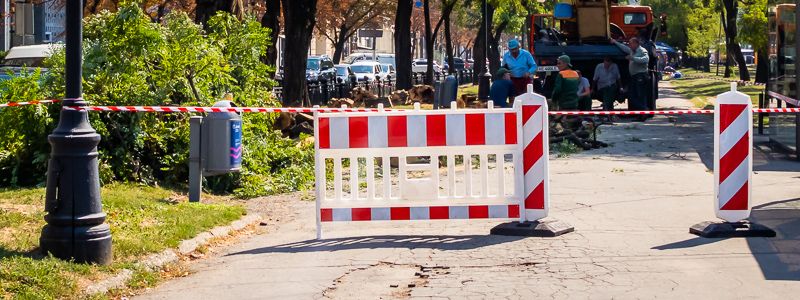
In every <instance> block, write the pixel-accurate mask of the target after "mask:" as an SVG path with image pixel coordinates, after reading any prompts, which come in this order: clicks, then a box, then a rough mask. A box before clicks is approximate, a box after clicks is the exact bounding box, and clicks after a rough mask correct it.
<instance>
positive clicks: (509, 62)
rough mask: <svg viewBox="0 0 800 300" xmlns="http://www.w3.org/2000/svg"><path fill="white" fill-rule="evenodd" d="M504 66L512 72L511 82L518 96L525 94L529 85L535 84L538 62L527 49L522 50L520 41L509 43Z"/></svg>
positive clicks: (513, 40) (504, 56)
mask: <svg viewBox="0 0 800 300" xmlns="http://www.w3.org/2000/svg"><path fill="white" fill-rule="evenodd" d="M503 65H505V66H506V68H508V70H509V71H510V72H511V82H513V83H514V91H515V92H516V95H514V96H519V95H520V94H523V93H525V92H526V91H527V90H528V84H531V83H533V74H536V61H534V60H533V55H532V54H531V53H530V52H528V51H527V50H525V49H521V48H520V45H519V41H517V40H516V39H512V40H510V41H508V51H506V53H505V54H504V55H503Z"/></svg>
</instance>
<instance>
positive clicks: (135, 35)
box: [0, 4, 313, 196]
mask: <svg viewBox="0 0 800 300" xmlns="http://www.w3.org/2000/svg"><path fill="white" fill-rule="evenodd" d="M207 26H208V31H205V30H203V28H202V27H201V25H198V24H195V23H194V22H193V20H192V19H191V18H190V17H189V15H188V14H186V13H184V12H172V13H170V14H167V15H166V16H165V18H164V22H163V24H160V23H153V22H151V19H150V18H149V17H148V16H147V14H146V13H145V12H144V11H143V10H142V9H141V8H140V7H139V6H137V5H135V4H127V5H125V6H122V7H120V9H119V10H118V11H117V12H114V13H111V12H107V11H106V12H102V13H98V14H96V15H94V16H91V17H89V18H87V19H86V20H85V26H84V27H85V30H84V34H85V35H84V50H83V51H84V70H83V73H84V91H85V95H84V98H85V99H87V100H88V101H90V102H91V103H92V104H95V105H203V106H208V105H211V104H213V103H214V102H215V101H216V100H215V99H219V98H221V97H222V96H223V94H225V93H233V94H234V96H235V99H234V102H235V103H236V104H237V105H239V106H275V105H277V104H278V103H277V102H276V101H275V99H273V98H272V97H271V93H270V91H271V87H272V85H273V84H274V83H273V82H272V80H270V79H269V78H268V77H267V76H268V75H267V74H268V72H269V71H271V69H272V68H271V67H270V66H267V65H265V64H263V63H262V62H261V57H262V56H263V55H264V53H265V52H266V49H267V47H268V45H269V44H270V42H269V34H270V32H269V30H268V29H266V28H263V27H262V26H261V25H260V24H259V22H258V21H257V20H256V19H255V18H253V17H247V18H245V19H244V20H242V21H240V20H238V19H237V18H235V17H233V16H231V15H230V14H227V13H218V14H216V15H215V16H214V17H212V18H211V19H210V20H209V21H208V24H207ZM64 64H65V59H64V53H63V51H61V52H59V53H57V54H56V55H55V56H53V57H52V58H51V59H49V60H48V61H47V62H46V65H47V66H48V67H49V72H48V75H46V76H40V75H39V74H38V73H32V74H27V75H25V76H21V77H18V78H14V79H12V80H10V81H4V82H0V93H2V99H5V100H14V99H42V97H54V98H60V97H63V90H64ZM54 107H55V106H54ZM0 113H2V114H9V115H10V117H9V118H5V117H3V118H0V132H3V133H6V134H7V135H8V136H9V137H13V138H9V139H6V138H3V139H2V143H4V144H3V146H6V145H8V147H2V149H7V150H3V151H2V152H0V175H6V174H8V175H9V176H0V178H12V180H9V181H7V182H0V185H30V184H38V183H41V182H42V181H43V179H44V170H45V163H46V158H45V157H46V156H47V154H48V153H49V147H48V146H47V145H46V135H47V134H48V133H49V132H50V131H52V127H53V125H52V124H53V122H54V121H52V120H53V119H57V117H58V110H57V109H52V108H51V109H50V110H49V111H48V110H44V107H37V106H32V107H29V108H24V109H23V110H14V111H9V110H3V111H0ZM14 117H17V118H27V119H25V120H27V121H26V122H25V123H26V124H37V125H36V126H31V127H30V128H18V127H19V126H15V125H14V123H11V122H6V121H7V120H12V118H14ZM188 118H189V115H186V114H154V113H91V114H90V121H91V123H92V126H93V127H94V128H95V129H96V130H97V132H98V133H99V134H100V135H101V136H102V138H103V139H102V141H101V142H100V145H99V146H98V149H99V151H100V172H101V180H102V181H103V182H106V183H107V182H110V181H133V182H141V183H147V184H162V185H163V184H166V185H184V184H185V182H186V179H187V177H188V133H189V129H188ZM243 119H244V130H243V134H244V136H243V138H244V141H245V151H244V156H243V171H242V172H241V173H240V174H230V175H224V176H218V177H214V178H209V179H208V183H209V185H208V186H209V188H210V189H212V190H215V191H219V192H234V191H235V192H236V193H237V194H238V195H241V196H255V195H264V194H270V193H278V192H285V191H290V190H296V189H299V188H303V187H307V186H309V185H310V184H312V183H313V171H312V170H313V159H311V157H312V154H313V151H312V148H313V147H312V146H310V145H308V144H307V143H306V144H298V143H297V142H295V141H293V140H289V139H284V138H282V137H281V136H280V133H279V132H277V131H275V130H273V129H272V126H271V124H272V121H273V120H272V117H270V116H269V115H265V114H245V115H243ZM42 141H44V143H42ZM22 147H24V148H22ZM18 149H25V151H23V152H30V153H31V154H30V155H29V156H25V155H24V153H21V151H19V150H18ZM29 165H30V166H34V168H32V169H33V170H34V171H33V172H34V173H35V174H34V175H35V176H33V177H31V178H33V180H29V179H25V180H29V181H26V182H24V184H22V183H21V181H20V179H21V178H22V177H21V176H19V175H18V173H19V172H18V171H14V170H19V169H20V168H21V167H25V166H29ZM14 172H17V175H15V174H13V173H14ZM14 178H16V179H14Z"/></svg>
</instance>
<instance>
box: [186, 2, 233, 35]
mask: <svg viewBox="0 0 800 300" xmlns="http://www.w3.org/2000/svg"><path fill="white" fill-rule="evenodd" d="M232 7H233V0H197V4H196V7H195V13H194V22H195V23H199V24H203V28H206V29H207V27H208V26H207V25H206V23H208V20H209V19H211V17H213V16H214V14H216V13H217V11H220V10H221V11H225V12H231V8H232Z"/></svg>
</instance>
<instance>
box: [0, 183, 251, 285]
mask: <svg viewBox="0 0 800 300" xmlns="http://www.w3.org/2000/svg"><path fill="white" fill-rule="evenodd" d="M175 196H176V193H175V192H173V191H170V190H166V189H162V188H155V187H143V186H137V185H131V184H112V185H107V186H105V187H103V189H102V201H103V209H104V211H105V212H106V214H107V216H108V218H107V222H108V224H109V225H110V226H111V232H112V239H113V247H112V248H113V255H114V263H113V264H111V265H110V266H95V265H84V264H76V263H71V262H66V261H62V260H59V259H55V258H50V257H42V255H41V254H40V253H39V251H38V239H39V235H40V233H41V229H42V226H44V224H45V223H44V219H43V217H44V208H43V205H44V189H42V188H39V189H14V190H3V189H0V298H3V299H5V298H20V299H62V298H78V297H82V296H81V292H82V290H83V288H84V287H85V285H86V284H87V283H89V282H91V281H93V280H98V279H100V278H103V277H106V276H109V275H113V274H115V273H116V272H117V271H118V270H120V269H122V268H131V267H132V266H133V264H134V263H135V262H136V261H137V260H138V259H139V258H141V257H143V256H145V255H147V254H151V253H155V252H160V251H162V250H164V249H167V248H173V247H176V246H177V245H178V244H179V243H180V241H182V240H185V239H189V238H192V237H194V236H196V235H197V234H198V233H200V232H203V231H205V230H208V229H210V228H213V227H215V226H219V225H224V224H228V223H230V222H232V221H234V220H236V219H238V218H240V217H241V216H242V215H243V214H245V212H246V211H245V209H244V208H243V207H242V206H241V205H237V204H231V203H226V202H227V201H218V202H221V203H217V204H199V203H188V202H185V201H184V202H180V201H177V203H176V201H171V199H172V198H175ZM141 273H142V271H141V270H136V274H137V275H136V276H134V279H133V280H132V283H137V282H139V283H140V282H146V283H152V282H153V280H149V279H148V280H143V278H150V277H152V276H153V275H152V274H141Z"/></svg>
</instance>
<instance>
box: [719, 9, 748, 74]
mask: <svg viewBox="0 0 800 300" xmlns="http://www.w3.org/2000/svg"><path fill="white" fill-rule="evenodd" d="M722 3H723V5H724V6H725V10H726V11H727V15H726V22H725V23H724V24H725V25H726V26H725V49H726V52H727V53H728V60H729V61H732V62H734V63H736V64H737V65H738V66H739V79H740V80H744V81H749V80H750V72H749V71H748V70H747V62H745V60H744V55H743V54H742V48H741V47H740V46H739V44H738V43H737V42H736V36H737V35H738V27H737V26H736V18H737V17H738V16H739V7H738V6H739V1H738V0H723V1H722ZM726 74H727V72H726Z"/></svg>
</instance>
